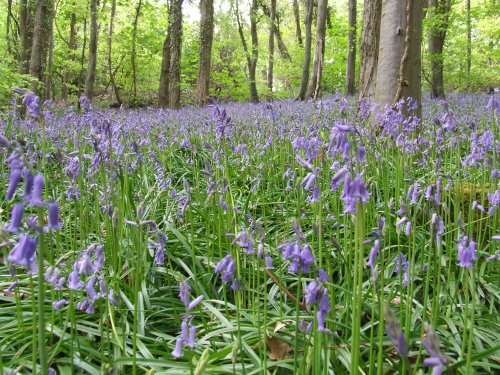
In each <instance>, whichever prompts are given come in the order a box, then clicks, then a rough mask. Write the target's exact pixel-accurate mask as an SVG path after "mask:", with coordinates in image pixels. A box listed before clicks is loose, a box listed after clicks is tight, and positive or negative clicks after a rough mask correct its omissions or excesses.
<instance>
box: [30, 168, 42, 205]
mask: <svg viewBox="0 0 500 375" xmlns="http://www.w3.org/2000/svg"><path fill="white" fill-rule="evenodd" d="M43 184H44V178H43V175H41V174H37V175H36V176H35V178H34V180H33V194H32V195H31V199H30V202H29V204H30V206H43V201H42V193H43Z"/></svg>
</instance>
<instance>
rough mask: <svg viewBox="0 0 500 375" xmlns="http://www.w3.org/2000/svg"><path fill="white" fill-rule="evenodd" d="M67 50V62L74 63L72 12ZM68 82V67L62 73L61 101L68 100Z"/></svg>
mask: <svg viewBox="0 0 500 375" xmlns="http://www.w3.org/2000/svg"><path fill="white" fill-rule="evenodd" d="M73 6H74V3H73ZM68 49H69V54H68V60H69V61H74V59H75V50H76V14H75V13H74V12H73V13H71V22H70V26H69V42H68ZM70 82H71V68H70V67H68V68H66V71H65V72H64V77H63V88H62V93H61V99H62V100H63V101H67V100H68V96H69V85H70Z"/></svg>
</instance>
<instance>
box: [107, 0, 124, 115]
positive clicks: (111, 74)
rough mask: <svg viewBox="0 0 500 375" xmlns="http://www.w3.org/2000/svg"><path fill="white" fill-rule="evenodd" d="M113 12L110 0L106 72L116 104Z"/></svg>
mask: <svg viewBox="0 0 500 375" xmlns="http://www.w3.org/2000/svg"><path fill="white" fill-rule="evenodd" d="M115 13H116V0H112V1H111V11H110V15H109V30H108V72H109V80H110V82H111V87H112V88H113V92H114V93H115V98H116V102H117V103H118V105H120V106H121V105H122V103H123V102H122V98H121V97H120V90H119V89H118V86H116V81H115V74H114V72H113V59H112V53H111V52H112V51H113V28H114V22H115Z"/></svg>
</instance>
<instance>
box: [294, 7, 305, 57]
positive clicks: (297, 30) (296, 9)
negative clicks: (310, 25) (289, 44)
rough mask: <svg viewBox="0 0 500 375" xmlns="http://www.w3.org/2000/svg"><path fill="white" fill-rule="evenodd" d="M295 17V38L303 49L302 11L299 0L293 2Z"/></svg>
mask: <svg viewBox="0 0 500 375" xmlns="http://www.w3.org/2000/svg"><path fill="white" fill-rule="evenodd" d="M293 16H294V18H295V36H296V37H297V42H298V43H299V46H301V47H302V44H303V41H302V30H301V29H300V9H299V2H298V1H297V0H293Z"/></svg>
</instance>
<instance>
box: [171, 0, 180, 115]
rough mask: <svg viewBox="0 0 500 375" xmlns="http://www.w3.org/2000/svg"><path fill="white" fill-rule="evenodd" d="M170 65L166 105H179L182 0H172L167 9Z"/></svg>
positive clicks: (177, 106)
mask: <svg viewBox="0 0 500 375" xmlns="http://www.w3.org/2000/svg"><path fill="white" fill-rule="evenodd" d="M168 23H169V29H170V30H171V32H170V34H171V36H170V67H169V71H168V73H169V74H168V96H169V98H168V105H169V107H170V108H173V109H175V108H179V107H180V105H181V47H182V0H172V3H171V6H170V9H169V20H168Z"/></svg>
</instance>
